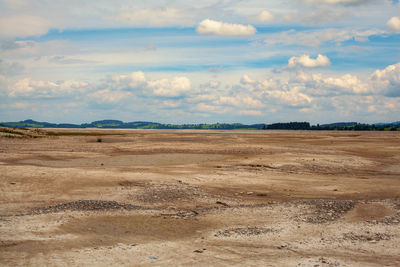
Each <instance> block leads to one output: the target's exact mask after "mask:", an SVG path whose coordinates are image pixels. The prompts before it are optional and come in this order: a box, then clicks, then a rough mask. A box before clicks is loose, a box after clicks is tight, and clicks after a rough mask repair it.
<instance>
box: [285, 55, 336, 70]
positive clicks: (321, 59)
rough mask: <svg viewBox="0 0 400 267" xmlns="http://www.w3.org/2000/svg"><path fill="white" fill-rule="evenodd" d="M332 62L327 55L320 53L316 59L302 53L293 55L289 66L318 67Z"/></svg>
mask: <svg viewBox="0 0 400 267" xmlns="http://www.w3.org/2000/svg"><path fill="white" fill-rule="evenodd" d="M330 64H331V61H330V60H329V58H328V57H327V56H324V55H321V54H318V56H317V58H316V59H312V58H310V56H309V55H301V56H299V57H291V58H290V59H289V63H288V67H289V68H295V67H305V68H316V67H327V66H329V65H330Z"/></svg>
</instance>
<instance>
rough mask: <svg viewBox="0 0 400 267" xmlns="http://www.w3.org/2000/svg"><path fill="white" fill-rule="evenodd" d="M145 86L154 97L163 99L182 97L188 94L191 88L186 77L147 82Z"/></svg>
mask: <svg viewBox="0 0 400 267" xmlns="http://www.w3.org/2000/svg"><path fill="white" fill-rule="evenodd" d="M147 86H148V88H150V89H151V90H153V93H154V94H155V95H156V96H163V97H177V96H182V95H184V94H186V93H188V92H189V91H190V90H191V87H192V86H191V82H190V80H189V79H188V78H186V77H175V78H172V79H161V80H155V81H149V82H148V83H147Z"/></svg>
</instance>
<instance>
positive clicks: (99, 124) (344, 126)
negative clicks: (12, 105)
mask: <svg viewBox="0 0 400 267" xmlns="http://www.w3.org/2000/svg"><path fill="white" fill-rule="evenodd" d="M0 126H3V127H17V128H103V129H203V130H208V129H215V130H236V129H243V130H246V129H249V130H265V129H267V130H339V131H351V130H353V131H369V130H373V131H384V130H392V131H394V130H397V129H400V121H397V122H392V123H375V124H361V123H357V122H335V123H330V124H322V125H319V124H317V125H310V123H309V122H287V123H281V122H280V123H273V124H262V123H260V124H249V125H247V124H241V123H213V124H165V123H157V122H148V121H133V122H123V121H119V120H100V121H94V122H91V123H82V124H71V123H49V122H39V121H34V120H32V119H29V120H24V121H18V122H0Z"/></svg>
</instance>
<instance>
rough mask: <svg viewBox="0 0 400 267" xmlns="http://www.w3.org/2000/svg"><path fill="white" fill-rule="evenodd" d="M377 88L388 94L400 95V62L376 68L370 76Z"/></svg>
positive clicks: (391, 95) (392, 95)
mask: <svg viewBox="0 0 400 267" xmlns="http://www.w3.org/2000/svg"><path fill="white" fill-rule="evenodd" d="M370 79H371V80H372V82H373V85H374V87H375V88H376V90H378V91H380V92H382V93H383V94H384V95H386V96H390V97H400V63H397V64H394V65H390V66H387V67H386V68H385V69H383V70H376V71H375V72H374V73H373V74H372V75H371V77H370Z"/></svg>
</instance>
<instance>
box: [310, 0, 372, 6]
mask: <svg viewBox="0 0 400 267" xmlns="http://www.w3.org/2000/svg"><path fill="white" fill-rule="evenodd" d="M303 1H304V2H307V3H317V4H333V5H335V4H341V5H362V4H367V3H369V2H372V1H374V0H303Z"/></svg>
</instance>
